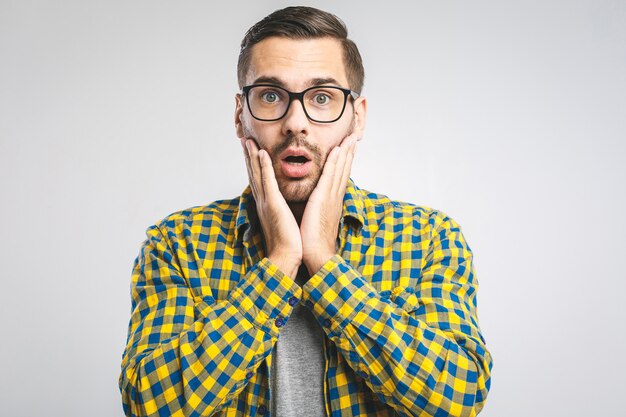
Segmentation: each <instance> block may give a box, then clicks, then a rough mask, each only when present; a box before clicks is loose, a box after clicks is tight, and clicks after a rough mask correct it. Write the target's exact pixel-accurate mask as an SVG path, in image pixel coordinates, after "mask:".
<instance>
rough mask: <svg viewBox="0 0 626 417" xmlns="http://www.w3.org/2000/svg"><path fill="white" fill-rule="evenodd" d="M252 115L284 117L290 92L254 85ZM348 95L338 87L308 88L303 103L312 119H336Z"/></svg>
mask: <svg viewBox="0 0 626 417" xmlns="http://www.w3.org/2000/svg"><path fill="white" fill-rule="evenodd" d="M248 101H249V103H250V111H251V113H252V115H253V116H254V117H256V118H258V119H264V120H276V119H280V118H282V117H283V116H284V115H285V114H286V113H287V110H288V107H289V93H288V92H287V91H286V90H283V89H282V88H279V87H275V86H254V87H252V88H250V90H249V92H248ZM345 102H346V95H345V93H344V91H343V90H342V89H340V88H336V87H328V86H326V87H324V86H321V87H316V88H313V89H309V90H306V91H305V93H304V96H303V98H302V105H303V106H304V109H305V112H306V113H307V115H308V116H309V118H310V119H312V120H315V121H319V122H330V121H334V120H336V119H337V118H339V116H341V113H342V111H343V109H344V106H345Z"/></svg>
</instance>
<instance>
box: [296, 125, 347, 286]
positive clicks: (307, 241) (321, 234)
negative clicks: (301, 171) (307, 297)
mask: <svg viewBox="0 0 626 417" xmlns="http://www.w3.org/2000/svg"><path fill="white" fill-rule="evenodd" d="M357 140H358V138H357V137H356V135H354V134H351V135H348V136H346V137H345V138H344V140H343V141H342V142H341V144H340V145H339V146H337V147H335V148H334V149H333V150H332V151H331V152H330V153H329V154H328V158H326V164H325V165H324V169H323V171H322V175H321V176H320V179H319V182H318V183H317V186H316V187H315V189H314V190H313V192H312V193H311V196H310V197H309V201H308V202H307V205H306V208H305V209H304V214H303V215H302V222H301V224H300V235H301V237H302V260H303V262H304V264H305V265H306V267H307V269H308V271H309V274H311V275H313V274H315V273H317V271H319V270H320V269H321V268H322V266H324V264H325V263H326V262H327V261H328V260H329V259H330V258H332V257H333V255H335V253H336V251H337V249H336V240H337V231H338V227H339V222H340V220H341V215H342V209H343V197H344V195H345V193H346V186H347V184H348V178H350V170H351V169H352V160H353V158H354V153H355V152H356V143H357Z"/></svg>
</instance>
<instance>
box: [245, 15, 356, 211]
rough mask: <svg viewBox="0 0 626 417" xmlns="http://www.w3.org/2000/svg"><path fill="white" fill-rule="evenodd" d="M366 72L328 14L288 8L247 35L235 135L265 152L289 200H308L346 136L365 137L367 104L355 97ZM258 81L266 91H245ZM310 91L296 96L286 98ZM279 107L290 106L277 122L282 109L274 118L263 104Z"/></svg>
mask: <svg viewBox="0 0 626 417" xmlns="http://www.w3.org/2000/svg"><path fill="white" fill-rule="evenodd" d="M363 74H364V71H363V65H362V62H361V57H360V54H359V51H358V49H357V47H356V45H355V44H354V43H353V42H352V41H351V40H349V39H347V30H346V27H345V25H344V24H343V23H342V22H341V21H340V20H339V19H338V18H337V17H335V16H334V15H332V14H330V13H326V12H323V11H321V10H317V9H313V8H309V7H289V8H286V9H282V10H278V11H276V12H274V13H272V14H270V15H269V16H267V17H266V18H264V19H263V20H261V21H260V22H258V23H257V24H255V25H254V26H253V27H252V28H250V30H248V32H247V33H246V35H245V37H244V39H243V41H242V43H241V52H240V55H239V62H238V79H239V86H240V88H242V89H243V91H242V93H241V94H237V97H236V110H235V126H236V128H237V134H238V136H239V137H240V138H242V139H245V138H248V139H253V140H255V141H256V143H257V144H258V146H259V148H262V149H265V150H266V151H267V152H268V153H269V155H270V157H271V159H272V164H273V167H274V171H275V174H276V180H277V182H278V186H279V188H280V191H281V192H282V194H283V196H284V197H285V199H286V200H287V201H288V202H291V203H297V202H305V201H306V200H307V199H308V197H309V195H310V194H311V192H312V190H313V189H314V188H315V185H316V184H317V181H318V180H319V177H320V175H321V172H322V169H323V166H324V163H325V161H326V157H327V156H328V153H329V152H330V151H331V150H332V149H333V148H334V147H335V146H337V145H339V144H340V143H341V141H342V140H343V139H344V138H345V137H346V136H347V135H349V134H350V133H354V134H355V135H356V136H358V137H359V138H360V137H361V136H362V132H363V128H364V127H365V114H366V102H365V98H364V97H359V95H358V93H360V91H361V89H362V86H363V77H364V76H363ZM259 84H264V85H265V86H263V87H253V88H249V86H253V85H255V86H256V85H259ZM272 86H275V87H278V88H273V87H272ZM244 87H247V88H245V89H244ZM312 87H319V88H313V89H312ZM324 87H339V88H340V89H332V88H330V89H329V88H324ZM307 89H309V90H308V92H307V93H306V94H305V95H304V97H300V98H299V99H298V98H293V97H292V98H291V99H290V98H289V96H288V92H292V93H299V92H301V91H304V90H307ZM349 90H351V91H352V92H353V93H351V92H350V91H349ZM329 97H332V99H330V98H329ZM290 100H291V101H290ZM335 100H340V101H339V102H337V103H339V105H338V107H333V109H334V110H332V111H330V110H328V107H327V106H326V105H327V103H329V102H330V103H335V102H336V101H335ZM281 102H282V103H283V105H282V107H281V108H282V109H284V108H286V104H287V103H289V106H288V110H287V111H286V113H284V116H283V117H282V118H281V115H282V114H283V112H281V111H278V113H277V114H276V115H273V116H272V114H273V113H272V111H273V110H271V109H270V110H268V111H266V110H265V108H262V107H260V106H262V105H263V106H268V107H269V106H271V105H276V106H278V104H277V103H281ZM303 103H304V106H303ZM343 104H345V107H342V105H343ZM342 108H343V109H344V110H343V112H342V113H341V112H340V110H341V109H342ZM268 112H269V113H268ZM324 112H327V113H324ZM268 114H269V115H268ZM307 115H308V117H307ZM328 115H331V116H333V117H330V116H328ZM335 116H336V117H337V120H334V119H335ZM260 119H262V120H260Z"/></svg>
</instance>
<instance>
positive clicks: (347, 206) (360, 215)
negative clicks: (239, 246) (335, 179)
mask: <svg viewBox="0 0 626 417" xmlns="http://www.w3.org/2000/svg"><path fill="white" fill-rule="evenodd" d="M341 222H342V223H344V222H348V223H350V224H351V225H353V226H354V227H355V228H356V230H359V229H360V228H361V227H363V224H364V223H365V217H364V202H363V193H362V191H361V189H360V188H359V187H357V185H356V184H355V183H354V181H352V179H351V178H350V179H348V185H347V186H346V194H345V195H344V197H343V214H342V218H341ZM256 223H257V215H256V205H255V203H254V196H253V195H252V190H251V189H250V186H248V187H246V189H245V190H244V191H243V193H241V196H240V197H239V208H238V212H237V223H236V228H235V241H240V240H241V239H243V240H247V237H246V235H247V234H248V233H249V232H250V230H252V229H254V228H255V225H256Z"/></svg>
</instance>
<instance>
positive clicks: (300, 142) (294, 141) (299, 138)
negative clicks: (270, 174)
mask: <svg viewBox="0 0 626 417" xmlns="http://www.w3.org/2000/svg"><path fill="white" fill-rule="evenodd" d="M291 146H294V147H300V148H305V149H306V150H307V151H309V153H310V154H311V156H312V157H313V162H315V163H316V164H317V165H321V163H322V159H323V158H322V151H321V149H320V147H319V146H317V145H316V144H314V143H311V142H309V141H308V140H307V139H306V136H305V135H300V134H299V135H294V134H291V133H290V134H289V135H287V137H285V140H283V141H282V142H281V143H279V144H277V145H276V146H274V147H273V148H272V149H271V153H270V154H271V155H280V153H281V152H283V151H284V150H285V149H287V148H289V147H291Z"/></svg>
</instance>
